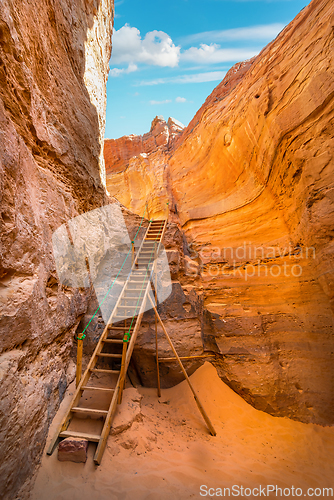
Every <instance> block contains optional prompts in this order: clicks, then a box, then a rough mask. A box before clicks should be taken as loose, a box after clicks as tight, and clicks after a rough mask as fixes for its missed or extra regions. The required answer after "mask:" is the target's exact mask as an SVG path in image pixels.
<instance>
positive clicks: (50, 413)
mask: <svg viewBox="0 0 334 500" xmlns="http://www.w3.org/2000/svg"><path fill="white" fill-rule="evenodd" d="M113 21H114V2H113V0H72V1H70V0H57V1H55V0H47V1H46V2H41V3H38V2H36V0H30V1H23V0H20V1H16V2H15V1H14V0H1V2H0V82H1V84H0V134H1V143H0V144H1V147H0V193H1V196H0V256H1V260H0V349H1V350H0V376H1V385H0V393H1V396H0V398H1V403H0V419H1V426H0V435H1V438H0V442H1V448H0V449H1V454H0V456H1V461H0V491H1V493H0V497H1V498H3V499H4V500H13V499H16V500H26V499H31V500H44V499H45V500H46V499H54V500H69V499H71V500H72V499H74V500H76V499H80V500H85V499H86V498H87V499H88V498H93V497H94V495H95V498H97V499H98V500H105V499H107V498H108V499H114V498H115V499H116V498H117V499H120V498H122V499H125V500H126V499H128V498H138V499H157V500H160V499H161V500H164V499H167V498H175V499H176V500H179V499H180V500H181V498H182V499H186V498H196V497H197V498H200V495H199V485H201V484H208V485H209V484H212V485H213V486H215V488H216V487H218V486H221V484H220V483H219V479H221V481H222V480H223V479H222V477H223V476H222V474H225V473H226V477H225V476H224V480H225V483H226V485H229V484H231V485H232V484H236V483H237V482H238V481H237V479H239V481H241V478H243V477H244V478H245V480H247V481H248V483H249V484H251V485H256V484H260V482H261V481H262V482H264V481H267V483H268V482H269V479H271V478H272V481H274V483H275V484H279V485H280V484H283V485H287V484H295V483H297V482H298V481H297V479H298V478H299V479H300V481H301V482H300V484H302V485H304V486H305V485H306V484H308V483H307V481H310V483H309V484H310V485H311V486H313V487H314V488H316V487H320V486H321V487H330V486H332V487H333V484H332V485H331V484H330V481H331V480H332V477H333V461H334V451H333V450H334V447H333V444H334V432H333V428H332V427H333V424H334V392H333V391H334V338H333V334H334V332H333V320H334V242H333V241H334V240H333V235H334V232H333V231H334V224H333V223H334V171H333V170H334V162H333V151H334V64H333V56H334V50H333V39H334V6H333V2H332V1H330V0H312V1H311V3H310V4H309V5H307V6H306V7H305V8H304V9H303V10H302V11H301V12H300V13H299V14H298V15H297V16H296V17H295V19H294V20H293V21H292V22H291V23H290V24H288V25H287V26H286V27H285V28H284V29H283V30H282V31H281V32H280V33H279V35H278V36H277V37H276V38H275V39H274V40H273V41H272V42H271V43H269V44H268V45H267V46H266V47H265V48H264V49H263V50H262V51H261V52H260V53H259V55H257V56H255V57H253V58H252V59H249V60H247V61H244V62H240V63H238V64H235V65H234V66H233V67H232V68H231V69H230V70H229V71H228V72H227V74H226V76H225V78H224V79H223V80H222V81H221V82H220V83H219V84H218V85H217V86H216V88H215V89H214V90H213V92H212V93H211V94H210V95H209V96H208V97H207V99H206V101H205V102H204V104H203V105H202V107H201V108H200V109H199V110H198V111H197V113H196V115H195V116H194V118H193V119H192V120H191V121H190V123H189V124H188V125H187V126H184V125H182V123H180V121H178V117H177V116H176V117H175V118H173V117H169V118H168V119H167V121H166V120H165V118H164V117H162V116H160V115H159V116H156V117H155V118H154V116H152V119H153V120H152V124H151V129H150V131H148V132H147V133H146V134H144V135H129V136H123V137H121V138H118V139H104V137H105V120H106V99H107V97H106V84H107V79H108V72H109V60H110V56H111V53H112V43H111V41H112V32H113ZM105 206H107V207H108V206H112V207H113V206H116V207H117V210H119V211H120V213H122V216H123V218H124V221H125V225H126V230H127V231H128V234H129V238H130V240H133V238H134V237H135V235H136V232H137V230H138V227H139V226H140V225H142V226H141V227H142V231H141V232H140V234H139V236H141V237H143V235H144V232H145V231H146V230H147V228H148V227H149V222H150V221H151V220H153V221H154V220H165V219H167V223H166V229H165V233H164V237H163V240H162V244H163V248H164V252H165V255H166V258H167V260H168V264H169V272H170V278H171V293H170V295H169V296H168V298H167V299H166V300H164V301H163V302H161V303H160V304H159V305H158V308H157V309H158V312H159V315H160V317H161V319H162V321H163V323H164V324H165V327H166V330H167V331H168V333H169V335H170V337H171V339H172V341H173V342H174V344H175V347H176V349H177V352H178V355H179V356H180V357H181V358H185V360H184V367H185V369H186V371H187V373H188V375H189V376H190V379H191V380H192V381H193V383H194V386H195V388H197V389H198V391H199V394H200V395H201V398H202V399H203V401H204V402H205V404H204V406H205V407H206V408H207V410H208V413H209V415H210V416H211V417H212V419H213V423H214V425H215V427H216V429H217V437H213V436H210V435H209V434H208V432H207V429H206V428H205V427H204V423H203V421H202V420H201V419H200V414H199V412H198V409H197V408H196V405H195V403H194V400H193V398H192V397H191V395H190V393H189V392H188V387H187V386H186V382H185V380H184V374H183V372H182V370H181V368H180V367H179V365H178V364H177V363H175V362H171V363H170V362H166V363H160V381H161V388H162V398H159V399H158V398H157V396H156V385H157V368H156V344H155V321H156V320H155V314H154V310H153V309H151V310H148V311H146V312H144V314H143V317H142V320H141V324H140V326H139V329H138V337H137V340H136V343H135V345H134V349H133V355H132V359H131V364H130V366H129V372H128V378H127V380H126V388H125V390H124V400H123V403H122V405H121V406H120V408H122V407H124V412H123V413H122V411H119V414H117V413H116V417H115V422H114V424H113V425H112V429H111V433H110V435H109V437H108V443H107V449H106V452H105V458H103V460H102V465H101V466H100V467H95V468H94V466H93V463H92V459H91V456H92V453H93V451H91V448H89V449H88V460H87V463H86V464H85V466H84V467H85V469H84V473H82V471H81V469H80V467H83V465H82V464H73V463H70V462H65V463H62V462H60V461H58V460H57V453H56V452H54V454H53V455H52V456H51V457H49V456H46V453H45V446H46V444H47V443H48V442H49V440H50V439H51V432H53V433H54V432H55V429H56V427H55V425H56V424H57V425H58V423H59V421H60V415H61V416H62V415H63V414H64V412H65V410H66V408H65V407H66V405H68V404H69V401H70V399H69V398H70V395H72V394H73V393H74V391H75V386H74V385H75V372H76V368H75V363H76V356H77V343H78V335H79V333H81V332H82V331H83V330H84V331H85V334H86V336H85V338H84V340H83V350H84V357H83V365H84V368H86V367H87V365H88V363H89V360H90V358H91V356H92V355H93V353H94V349H95V347H96V344H97V342H98V341H99V339H100V338H101V336H103V334H104V331H105V327H106V322H105V320H104V317H103V315H102V314H101V311H99V302H98V300H97V298H96V294H95V293H94V290H93V288H92V286H86V287H84V286H77V287H75V286H71V285H66V284H64V283H63V282H62V281H61V279H60V278H59V273H58V272H57V265H56V260H55V256H54V249H53V235H54V233H55V232H56V230H57V229H58V228H59V227H60V226H62V225H65V226H67V228H68V222H69V221H70V220H72V219H73V218H76V217H79V216H82V215H83V214H85V213H87V212H90V211H93V210H95V209H98V208H100V207H105ZM143 214H144V215H143ZM65 226H64V227H65ZM99 252H100V253H99V254H98V257H97V258H98V259H99V262H100V263H102V262H103V260H104V259H106V255H107V253H108V250H107V249H106V248H104V249H103V248H101V249H100V250H99ZM96 310H98V313H97V314H96V313H95V311H96ZM79 340H80V339H79ZM159 356H161V357H162V358H163V357H165V358H168V357H169V356H171V351H170V346H169V344H168V342H167V341H166V339H165V337H164V335H163V333H162V330H159ZM187 358H188V359H187ZM189 358H190V359H189ZM59 408H60V410H59ZM62 412H63V413H62ZM197 414H198V415H197ZM50 426H51V428H50ZM49 431H50V432H49ZM48 433H49V434H48ZM268 443H269V444H268ZM306 443H307V444H306ZM89 446H90V447H91V446H93V445H89ZM269 448H270V449H269ZM273 450H274V451H273ZM291 450H293V453H294V454H295V455H293V456H292V455H291V453H290V452H291ZM201 455H203V457H202V459H201ZM227 457H228V458H229V460H232V462H229V460H228V458H227ZM263 457H264V458H263ZM89 460H90V462H89ZM233 460H234V462H233ZM284 460H286V461H287V462H286V463H284ZM145 461H146V462H145ZM203 461H205V464H207V466H205V469H206V470H205V473H207V471H208V475H209V478H208V479H207V481H209V479H210V478H211V479H212V481H211V483H209V482H207V483H205V479H204V478H205V474H204V471H203V470H202V469H203V463H204V462H203ZM231 463H232V465H231ZM50 464H51V465H50ZM185 464H186V465H185ZM297 464H298V466H297ZM62 467H63V468H62ZM65 467H67V469H65ZM229 467H230V468H229ZM284 467H285V468H284ZM312 467H313V468H314V470H315V471H316V472H314V473H313V469H312ZM178 468H180V470H179V473H178ZM150 471H152V472H150ZM168 471H169V472H168ZM210 471H211V472H212V474H211V476H210ZM222 471H223V472H222ZM224 471H225V472H224ZM226 471H227V472H226ZM249 471H250V472H249ZM253 471H254V472H253ZM81 474H82V476H81ZM113 474H114V476H113ZM150 474H151V475H150ZM196 476H198V477H196ZM256 477H258V478H260V479H256ZM80 478H81V479H80ZM80 481H81V482H80ZM198 481H201V482H198ZM233 481H234V482H233ZM285 481H286V482H285ZM274 483H272V484H274ZM188 484H189V485H190V486H189V488H188V486H187V485H188ZM297 486H298V485H297ZM150 488H151V490H150ZM196 491H197V494H196ZM85 495H86V496H85ZM202 496H205V495H202ZM217 496H219V495H217ZM220 496H222V495H220ZM252 498H253V497H252Z"/></svg>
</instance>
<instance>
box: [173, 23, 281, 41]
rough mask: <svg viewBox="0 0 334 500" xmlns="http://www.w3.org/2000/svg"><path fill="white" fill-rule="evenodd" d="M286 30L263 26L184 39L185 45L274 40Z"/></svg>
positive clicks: (279, 24)
mask: <svg viewBox="0 0 334 500" xmlns="http://www.w3.org/2000/svg"><path fill="white" fill-rule="evenodd" d="M283 28H284V24H281V23H273V24H262V25H259V26H249V27H247V28H233V29H229V30H215V31H203V32H202V33H195V34H194V35H189V36H186V37H183V38H182V43H183V44H184V45H190V44H193V43H204V42H209V43H213V42H223V41H232V40H233V41H238V40H272V39H273V38H275V37H276V36H277V35H278V33H279V32H280V31H282V29H283Z"/></svg>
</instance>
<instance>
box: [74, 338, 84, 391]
mask: <svg viewBox="0 0 334 500" xmlns="http://www.w3.org/2000/svg"><path fill="white" fill-rule="evenodd" d="M82 353H83V339H82V338H80V339H78V345H77V371H76V377H75V387H78V385H79V383H80V380H81V374H82Z"/></svg>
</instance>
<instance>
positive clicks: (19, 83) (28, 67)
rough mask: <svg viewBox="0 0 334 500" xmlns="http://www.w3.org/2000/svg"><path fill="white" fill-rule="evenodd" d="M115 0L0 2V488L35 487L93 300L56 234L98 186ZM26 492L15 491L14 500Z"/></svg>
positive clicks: (98, 195)
mask: <svg viewBox="0 0 334 500" xmlns="http://www.w3.org/2000/svg"><path fill="white" fill-rule="evenodd" d="M112 18H113V1H112V0H48V1H46V2H37V1H30V2H23V1H14V0H1V2H0V81H1V85H0V136H1V139H0V186H1V189H0V193H1V197H0V226H1V231H0V238H1V240H0V241H1V243H0V245H1V248H0V255H1V261H0V314H1V316H0V375H1V386H0V392H1V406H0V419H1V425H0V429H1V430H0V435H1V436H0V440H1V460H0V490H1V497H2V498H5V499H7V498H10V499H13V498H15V495H16V492H17V491H18V489H19V488H20V487H21V486H22V484H23V483H24V482H25V481H27V483H28V482H29V480H30V479H31V477H32V475H33V472H34V468H35V466H36V463H37V462H38V459H39V457H40V454H41V452H42V450H43V447H44V443H45V438H46V434H47V430H48V426H49V424H50V422H51V420H52V418H53V416H54V414H55V411H56V410H57V408H58V406H59V403H60V401H61V399H62V398H63V395H64V391H65V389H66V387H67V383H68V380H69V378H70V377H71V376H73V370H72V373H71V370H69V371H68V366H69V354H70V350H71V345H72V343H73V337H74V333H75V330H76V327H77V325H78V323H79V321H80V319H81V317H82V315H83V314H84V313H85V311H86V309H87V305H88V300H89V292H88V291H87V290H85V289H70V288H66V287H64V286H62V285H61V284H60V283H59V282H58V277H57V274H56V269H55V262H54V258H53V250H52V242H51V237H52V234H53V232H54V231H55V230H56V229H57V228H58V227H59V226H60V225H61V224H63V223H64V222H66V221H68V220H69V219H71V218H72V217H74V216H76V215H78V214H80V213H82V212H85V211H88V210H91V209H93V208H95V207H98V206H101V205H103V204H104V203H108V199H107V196H106V194H105V190H104V187H103V183H104V182H105V181H104V177H105V175H104V165H103V161H102V162H101V154H102V148H101V141H102V139H103V136H104V120H105V104H106V80H107V74H108V62H109V58H110V51H111V30H112ZM22 495H24V494H23V493H21V498H23V496H22Z"/></svg>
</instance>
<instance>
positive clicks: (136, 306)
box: [117, 299, 140, 309]
mask: <svg viewBox="0 0 334 500" xmlns="http://www.w3.org/2000/svg"><path fill="white" fill-rule="evenodd" d="M137 300H138V299H137ZM139 300H140V299H139ZM138 307H139V304H136V305H135V306H117V309H137V308H138Z"/></svg>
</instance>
